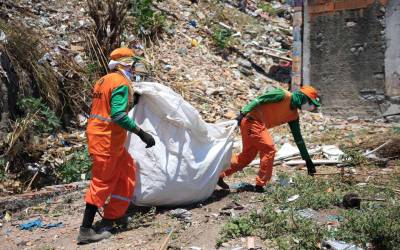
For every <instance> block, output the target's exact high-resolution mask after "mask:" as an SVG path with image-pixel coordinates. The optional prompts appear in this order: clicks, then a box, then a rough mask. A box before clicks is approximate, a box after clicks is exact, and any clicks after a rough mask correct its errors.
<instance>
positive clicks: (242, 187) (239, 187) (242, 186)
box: [231, 182, 254, 191]
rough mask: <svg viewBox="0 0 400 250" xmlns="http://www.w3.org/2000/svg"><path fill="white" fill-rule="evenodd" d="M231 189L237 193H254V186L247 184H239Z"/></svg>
mask: <svg viewBox="0 0 400 250" xmlns="http://www.w3.org/2000/svg"><path fill="white" fill-rule="evenodd" d="M231 188H232V189H236V190H237V191H254V186H253V185H252V184H250V183H248V182H239V183H236V184H233V185H232V186H231Z"/></svg>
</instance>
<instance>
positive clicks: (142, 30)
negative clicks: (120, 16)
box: [131, 0, 166, 37]
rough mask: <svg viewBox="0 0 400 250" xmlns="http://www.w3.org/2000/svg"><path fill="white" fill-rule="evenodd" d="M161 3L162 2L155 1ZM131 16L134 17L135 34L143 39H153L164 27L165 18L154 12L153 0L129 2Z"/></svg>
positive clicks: (133, 0)
mask: <svg viewBox="0 0 400 250" xmlns="http://www.w3.org/2000/svg"><path fill="white" fill-rule="evenodd" d="M156 1H157V2H161V1H162V0H156ZM131 4H132V9H131V15H132V16H133V17H134V20H135V23H134V27H135V30H136V33H137V34H139V35H141V36H143V37H153V36H155V35H157V34H158V33H161V32H162V31H163V29H164V27H165V20H166V19H165V16H164V15H163V14H161V13H159V12H156V11H154V10H153V9H152V8H151V6H152V4H153V0H131Z"/></svg>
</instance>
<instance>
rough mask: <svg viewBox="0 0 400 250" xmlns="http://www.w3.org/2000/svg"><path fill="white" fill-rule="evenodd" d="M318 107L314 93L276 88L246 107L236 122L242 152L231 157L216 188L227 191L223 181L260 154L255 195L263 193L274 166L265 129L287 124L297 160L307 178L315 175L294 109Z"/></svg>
mask: <svg viewBox="0 0 400 250" xmlns="http://www.w3.org/2000/svg"><path fill="white" fill-rule="evenodd" d="M319 106H320V103H319V99H318V94H317V91H316V90H315V89H314V88H313V87H310V86H303V87H301V89H300V90H296V91H294V92H293V93H290V92H289V91H286V90H284V89H281V88H278V89H273V90H271V91H267V92H266V93H264V94H263V95H261V96H259V97H257V98H256V99H254V100H253V101H251V102H250V103H249V104H247V105H246V106H245V107H244V108H242V110H241V111H240V114H239V115H238V117H237V118H236V120H237V121H238V125H239V126H240V131H241V134H242V143H243V150H242V152H241V153H240V154H237V155H233V156H232V159H231V166H230V167H229V168H228V169H227V170H225V171H224V172H222V173H221V175H220V178H219V180H218V185H219V186H220V187H222V188H223V189H229V185H228V184H226V183H225V182H224V180H223V178H224V177H226V176H230V175H232V174H233V173H235V172H238V171H241V170H243V169H244V168H245V167H246V166H247V165H248V164H249V163H250V162H251V161H252V160H253V159H254V158H255V157H256V156H257V154H258V153H260V169H259V171H258V175H257V177H256V186H255V191H257V192H263V190H264V188H263V187H264V186H265V185H266V184H267V183H268V182H269V181H270V180H271V177H272V168H273V165H274V157H275V152H276V150H275V146H274V142H273V140H272V137H271V135H270V133H269V132H268V130H267V129H269V128H273V127H276V126H279V125H281V124H284V123H289V127H290V130H291V132H292V134H293V137H294V140H295V142H296V145H297V147H298V148H299V151H300V154H301V157H302V158H303V160H305V161H306V165H307V170H308V174H309V175H314V173H315V172H316V170H315V166H314V164H313V162H312V160H311V158H310V156H309V154H308V151H307V148H306V145H305V143H304V140H303V137H302V136H301V133H300V124H299V114H298V112H297V109H302V110H309V111H313V110H315V109H316V108H317V107H319Z"/></svg>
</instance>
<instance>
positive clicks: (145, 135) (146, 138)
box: [136, 129, 156, 148]
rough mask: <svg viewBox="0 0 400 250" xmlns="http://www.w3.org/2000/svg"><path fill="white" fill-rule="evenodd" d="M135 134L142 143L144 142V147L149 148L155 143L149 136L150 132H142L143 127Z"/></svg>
mask: <svg viewBox="0 0 400 250" xmlns="http://www.w3.org/2000/svg"><path fill="white" fill-rule="evenodd" d="M136 134H137V135H138V136H139V137H140V139H141V140H142V141H143V142H144V143H146V148H151V147H153V146H154V145H155V144H156V141H155V140H154V138H153V136H151V134H149V133H146V132H144V131H143V129H140V130H139V132H137V133H136Z"/></svg>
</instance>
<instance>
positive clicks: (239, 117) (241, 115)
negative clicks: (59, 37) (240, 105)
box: [235, 112, 245, 127]
mask: <svg viewBox="0 0 400 250" xmlns="http://www.w3.org/2000/svg"><path fill="white" fill-rule="evenodd" d="M243 117H245V114H243V113H242V112H240V113H239V114H238V116H236V118H235V120H236V121H237V123H238V126H239V127H240V123H241V122H242V119H243Z"/></svg>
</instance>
